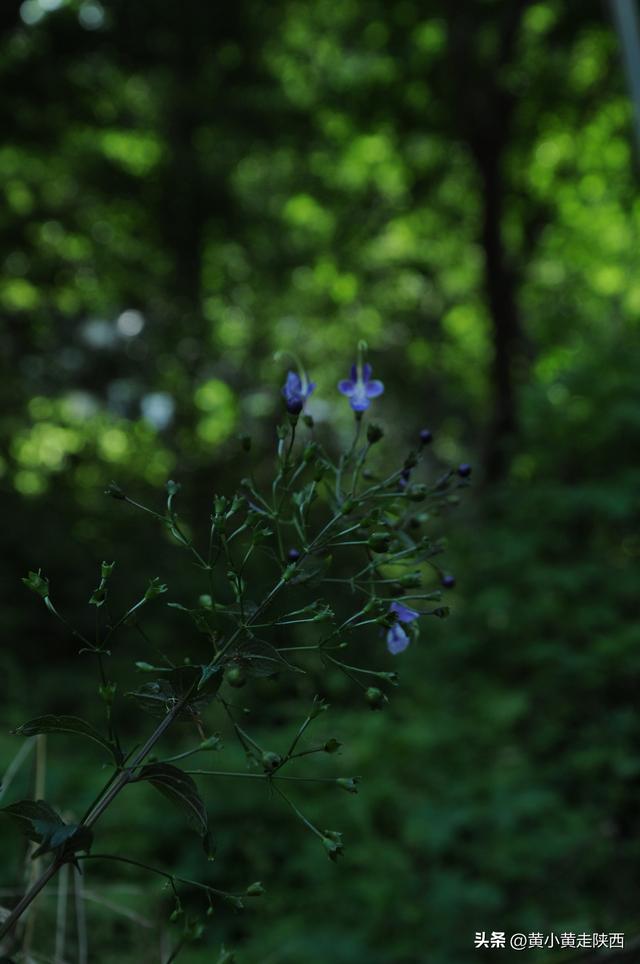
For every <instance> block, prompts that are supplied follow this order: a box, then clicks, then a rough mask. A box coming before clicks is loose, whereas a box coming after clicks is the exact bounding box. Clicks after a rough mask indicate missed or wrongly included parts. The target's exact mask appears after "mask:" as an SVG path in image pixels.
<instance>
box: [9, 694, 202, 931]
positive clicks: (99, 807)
mask: <svg viewBox="0 0 640 964" xmlns="http://www.w3.org/2000/svg"><path fill="white" fill-rule="evenodd" d="M190 698H191V690H190V691H189V692H188V693H187V694H186V696H184V697H183V699H182V700H180V702H179V703H176V705H175V706H174V707H173V709H171V710H170V711H169V712H168V713H167V715H166V716H165V717H163V719H162V720H161V721H160V723H159V724H158V726H157V727H156V728H155V730H154V731H153V733H152V734H151V736H150V737H149V739H148V740H147V742H146V743H145V744H144V745H143V746H142V747H141V748H140V749H139V750H138V751H137V752H136V753H135V754H134V756H133V757H132V758H131V761H130V763H129V764H128V765H127V767H126V768H125V769H124V770H121V771H120V773H119V774H118V776H117V777H116V778H115V780H114V779H113V777H110V778H109V780H108V781H107V783H106V785H105V789H104V791H103V794H102V796H101V797H99V799H98V802H97V803H96V804H95V806H93V807H92V808H91V809H90V810H89V812H88V813H87V814H86V816H85V817H83V819H82V820H81V821H80V826H84V827H92V826H93V825H94V823H96V821H97V820H98V819H99V817H100V816H101V815H102V814H103V813H104V811H105V810H106V809H107V807H108V806H110V805H111V804H112V803H113V801H114V800H115V798H116V797H117V796H118V794H119V793H120V791H121V790H122V789H124V787H126V785H127V783H129V781H130V780H131V778H132V770H134V769H135V768H136V767H137V766H139V765H140V764H141V763H142V762H143V760H144V759H145V757H147V756H148V754H149V753H150V752H151V750H152V749H153V747H154V746H155V745H156V743H157V742H158V740H159V739H160V738H161V736H162V735H163V733H164V732H165V730H167V729H168V728H169V727H170V726H171V724H172V723H173V722H174V720H175V719H176V717H177V716H178V715H179V714H180V712H181V711H182V710H183V709H184V707H185V706H186V704H187V703H188V701H189V699H190ZM63 863H64V861H63V860H60V859H58V858H54V860H53V861H52V862H51V863H50V864H49V866H48V867H47V868H46V870H44V871H43V873H42V874H41V875H40V877H38V879H37V880H36V881H35V882H34V883H33V885H32V886H31V887H30V889H29V890H28V891H27V893H26V894H24V896H23V897H22V898H21V899H20V900H19V901H18V903H17V904H16V906H15V907H14V908H13V910H12V911H11V913H10V914H9V916H8V917H7V918H6V920H5V921H4V923H3V924H2V927H0V940H1V939H2V938H3V937H4V936H5V935H6V934H8V933H9V932H10V931H11V930H13V928H14V927H15V925H16V923H17V922H18V920H19V919H20V918H21V917H22V915H23V914H24V912H25V911H26V909H27V908H28V907H30V905H31V904H32V903H33V901H34V900H35V899H36V897H37V896H38V894H39V893H40V891H41V890H42V889H43V888H44V887H45V886H46V885H47V884H48V883H49V881H50V880H51V878H52V877H55V875H56V874H57V873H58V871H59V870H60V867H61V866H62V865H63Z"/></svg>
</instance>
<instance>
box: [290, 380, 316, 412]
mask: <svg viewBox="0 0 640 964" xmlns="http://www.w3.org/2000/svg"><path fill="white" fill-rule="evenodd" d="M315 387H316V383H315V382H307V380H306V378H305V379H304V380H303V379H302V378H300V376H299V375H298V373H297V372H287V380H286V382H285V383H284V385H283V388H282V394H283V395H284V400H285V405H286V407H287V411H288V412H289V415H299V414H300V412H301V411H302V409H303V408H304V403H305V402H306V400H307V399H308V397H309V395H311V393H312V392H313V390H314V388H315Z"/></svg>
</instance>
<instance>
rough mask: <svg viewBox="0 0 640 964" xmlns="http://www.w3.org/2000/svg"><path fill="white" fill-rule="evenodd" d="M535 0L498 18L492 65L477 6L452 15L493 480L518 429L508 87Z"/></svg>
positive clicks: (515, 2) (512, 101)
mask: <svg viewBox="0 0 640 964" xmlns="http://www.w3.org/2000/svg"><path fill="white" fill-rule="evenodd" d="M529 2H530V0H512V2H511V3H510V4H505V5H504V7H503V13H502V16H501V17H500V18H499V19H498V20H497V25H496V35H495V38H494V54H493V56H492V58H491V59H490V60H489V59H488V58H487V57H486V56H485V57H484V58H483V57H482V56H481V55H480V54H479V53H478V44H477V43H475V42H474V39H475V38H474V23H475V19H474V16H475V11H474V5H473V4H472V3H470V2H469V0H465V2H463V3H460V4H457V5H456V7H455V9H453V8H450V9H449V11H448V21H449V43H450V46H449V52H450V68H451V75H452V76H453V77H456V78H458V84H459V87H458V102H459V107H460V111H459V115H458V116H459V123H460V132H461V133H462V136H463V138H464V140H465V142H466V144H467V146H468V148H469V152H470V154H471V156H472V158H473V160H474V163H475V165H476V169H477V172H478V175H479V178H480V188H481V203H482V211H481V228H480V241H481V244H482V247H483V251H484V287H485V292H486V298H487V304H488V307H489V313H490V317H491V322H492V340H493V361H492V366H491V376H490V378H491V391H492V401H491V414H490V417H489V424H488V431H487V439H486V446H485V455H484V462H485V474H486V478H487V479H488V480H489V481H495V480H496V479H498V478H500V477H502V476H503V475H504V474H505V473H506V471H507V470H508V463H509V443H510V442H511V440H512V439H513V437H514V435H515V433H516V431H517V428H518V414H517V397H516V394H517V393H516V385H515V380H514V360H515V357H516V354H517V350H518V345H519V343H520V341H521V326H520V317H519V311H518V274H519V272H518V271H517V269H516V266H515V264H514V262H513V258H512V257H510V255H509V252H508V251H507V247H506V244H505V241H504V236H503V222H504V213H505V207H506V200H507V199H508V196H509V183H508V177H507V174H506V172H505V159H506V155H507V152H508V149H509V145H510V139H511V136H512V120H513V115H514V111H515V107H516V97H515V95H514V93H513V91H512V90H510V89H509V87H508V86H507V85H506V83H505V72H506V71H507V70H508V68H509V67H510V66H511V65H512V64H513V61H514V57H515V52H516V46H517V40H518V33H519V29H520V24H521V22H522V16H523V13H524V11H525V9H526V7H527V6H528V4H529Z"/></svg>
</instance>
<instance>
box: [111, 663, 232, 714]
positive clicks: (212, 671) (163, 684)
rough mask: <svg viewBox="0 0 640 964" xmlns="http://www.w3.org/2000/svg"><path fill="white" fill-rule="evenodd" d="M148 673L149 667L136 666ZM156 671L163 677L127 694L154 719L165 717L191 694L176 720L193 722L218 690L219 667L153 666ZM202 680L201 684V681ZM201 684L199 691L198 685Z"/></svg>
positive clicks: (144, 665)
mask: <svg viewBox="0 0 640 964" xmlns="http://www.w3.org/2000/svg"><path fill="white" fill-rule="evenodd" d="M138 668H139V669H143V670H144V671H145V672H149V671H150V670H149V669H148V664H142V666H139V667H138ZM153 669H155V672H158V673H162V678H161V679H157V680H152V681H150V682H148V683H143V684H142V686H140V688H139V689H137V690H136V691H135V692H133V693H129V694H128V695H129V696H131V697H132V698H133V699H135V700H136V702H137V703H138V705H139V706H140V707H141V708H142V709H143V710H146V711H147V712H148V713H151V714H153V715H154V716H165V715H166V714H167V713H168V712H169V710H171V709H172V708H173V707H174V706H175V705H176V703H179V702H180V701H181V700H183V699H185V697H186V696H187V695H188V694H189V693H191V694H192V695H191V696H189V700H188V703H187V704H186V705H185V707H184V709H183V710H182V711H181V712H180V714H179V715H178V720H183V721H184V720H193V717H194V715H197V714H199V713H200V711H201V710H203V709H204V708H205V707H206V706H208V705H209V703H210V702H211V700H212V699H213V697H214V696H215V695H216V693H217V692H218V689H219V688H220V683H221V682H222V667H221V666H216V667H206V666H202V665H200V664H196V665H191V664H189V665H187V666H175V667H173V668H167V669H165V668H164V667H163V668H158V667H154V668H153ZM203 677H205V678H204V682H203ZM199 684H200V688H198V685H199Z"/></svg>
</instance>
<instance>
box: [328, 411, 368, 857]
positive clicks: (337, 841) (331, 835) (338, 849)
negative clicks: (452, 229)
mask: <svg viewBox="0 0 640 964" xmlns="http://www.w3.org/2000/svg"><path fill="white" fill-rule="evenodd" d="M356 414H358V413H356ZM360 414H362V412H360ZM322 844H323V846H324V849H325V850H326V851H327V854H328V855H329V859H330V860H333V861H336V860H337V859H338V857H340V856H341V855H342V853H343V851H344V847H343V846H342V834H341V833H337V832H336V831H335V830H325V831H324V833H323V835H322Z"/></svg>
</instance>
